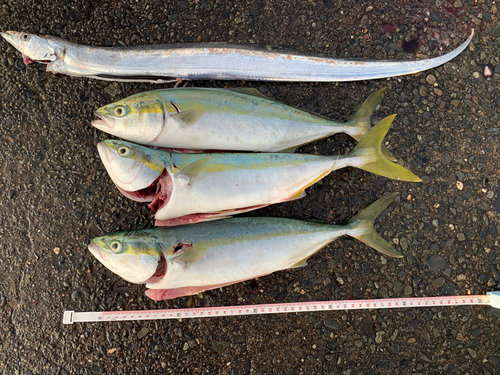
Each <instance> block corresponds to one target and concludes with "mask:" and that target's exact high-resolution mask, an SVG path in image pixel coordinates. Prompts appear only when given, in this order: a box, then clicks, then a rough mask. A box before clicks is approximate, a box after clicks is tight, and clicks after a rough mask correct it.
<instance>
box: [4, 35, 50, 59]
mask: <svg viewBox="0 0 500 375" xmlns="http://www.w3.org/2000/svg"><path fill="white" fill-rule="evenodd" d="M16 34H17V35H16ZM0 35H1V36H2V37H3V38H4V39H5V40H6V41H7V42H8V43H9V44H11V45H12V46H13V47H14V48H15V49H17V50H18V51H19V52H21V54H22V56H23V62H24V64H25V65H29V64H31V63H33V62H37V63H40V64H50V63H52V62H54V60H56V59H57V56H56V54H55V53H54V54H53V56H54V58H53V59H51V60H50V59H45V60H36V59H33V58H32V57H30V56H28V55H26V54H25V53H24V45H23V42H22V41H21V40H20V39H19V33H17V32H14V31H5V32H0ZM51 56H52V55H51Z"/></svg>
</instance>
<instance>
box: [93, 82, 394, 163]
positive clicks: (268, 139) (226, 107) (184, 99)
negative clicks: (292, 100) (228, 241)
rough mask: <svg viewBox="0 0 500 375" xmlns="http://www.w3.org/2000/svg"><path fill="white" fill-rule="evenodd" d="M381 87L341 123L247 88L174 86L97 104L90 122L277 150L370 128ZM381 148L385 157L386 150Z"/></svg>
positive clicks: (215, 144) (142, 135)
mask: <svg viewBox="0 0 500 375" xmlns="http://www.w3.org/2000/svg"><path fill="white" fill-rule="evenodd" d="M384 91H385V88H382V89H379V90H377V91H375V92H374V93H372V94H371V95H370V96H369V97H368V99H366V100H365V102H364V103H363V104H362V105H361V107H360V108H359V109H358V111H357V112H356V113H355V114H354V115H353V116H352V117H351V119H350V120H349V121H348V122H346V123H339V122H336V121H333V120H330V119H327V118H325V117H322V116H319V115H316V114H313V113H310V112H307V111H303V110H300V109H298V108H294V107H291V106H288V105H286V104H283V103H279V102H277V101H274V100H271V99H269V98H267V97H265V96H263V95H262V94H260V93H259V91H257V90H255V89H251V88H245V89H238V91H233V90H225V89H214V88H176V89H167V90H155V91H148V92H144V93H140V94H136V95H132V96H129V97H127V98H125V99H121V100H118V101H116V102H115V103H112V104H108V105H106V106H104V107H101V108H99V109H98V110H97V111H96V115H97V116H98V117H99V118H100V119H99V120H94V121H93V122H92V125H93V126H95V127H96V128H98V129H100V130H102V131H105V132H106V133H110V134H113V135H115V136H117V137H120V138H123V139H125V140H128V141H131V142H135V143H139V144H144V145H149V146H154V147H161V148H171V149H174V150H179V149H184V150H185V149H187V150H226V151H232V150H239V151H264V152H277V151H282V150H287V149H291V148H294V147H298V146H300V145H303V144H305V143H309V142H312V141H314V140H317V139H320V138H324V137H327V136H330V135H332V134H335V133H340V132H343V133H347V134H349V135H350V136H352V137H353V138H355V139H356V140H358V141H360V140H361V138H363V136H364V135H365V134H366V133H367V132H368V131H369V130H370V129H371V123H370V116H371V115H372V113H373V111H374V110H375V107H376V106H377V105H378V104H379V103H380V100H381V99H382V95H383V93H384ZM383 152H384V154H386V155H387V156H388V157H389V158H390V159H391V155H390V153H389V151H388V150H387V149H386V148H385V147H383Z"/></svg>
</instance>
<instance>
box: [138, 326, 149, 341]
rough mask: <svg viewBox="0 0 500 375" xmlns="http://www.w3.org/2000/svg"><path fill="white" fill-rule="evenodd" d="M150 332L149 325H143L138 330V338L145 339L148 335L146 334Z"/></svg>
mask: <svg viewBox="0 0 500 375" xmlns="http://www.w3.org/2000/svg"><path fill="white" fill-rule="evenodd" d="M148 333H149V328H148V327H142V328H141V330H140V331H139V332H137V338H138V339H139V340H140V339H143V338H144V337H146V335H147V334H148Z"/></svg>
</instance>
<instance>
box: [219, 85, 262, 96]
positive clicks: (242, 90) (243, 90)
mask: <svg viewBox="0 0 500 375" xmlns="http://www.w3.org/2000/svg"><path fill="white" fill-rule="evenodd" d="M226 90H229V91H234V92H239V93H241V94H247V95H253V96H259V97H261V98H267V96H265V95H264V94H262V93H261V92H260V91H259V90H257V89H254V88H253V87H232V88H230V89H226Z"/></svg>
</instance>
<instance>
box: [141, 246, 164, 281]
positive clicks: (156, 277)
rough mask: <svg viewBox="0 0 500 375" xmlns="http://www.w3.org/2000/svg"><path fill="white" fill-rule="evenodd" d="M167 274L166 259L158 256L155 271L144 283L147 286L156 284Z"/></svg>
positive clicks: (162, 255) (161, 255)
mask: <svg viewBox="0 0 500 375" xmlns="http://www.w3.org/2000/svg"><path fill="white" fill-rule="evenodd" d="M166 273H167V259H166V258H165V255H164V254H163V253H161V254H160V259H158V265H157V266H156V271H155V273H154V274H153V275H152V276H151V277H150V278H149V279H147V280H146V281H145V282H144V283H145V284H149V283H157V282H158V281H160V280H161V279H163V277H164V276H165V274H166Z"/></svg>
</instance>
